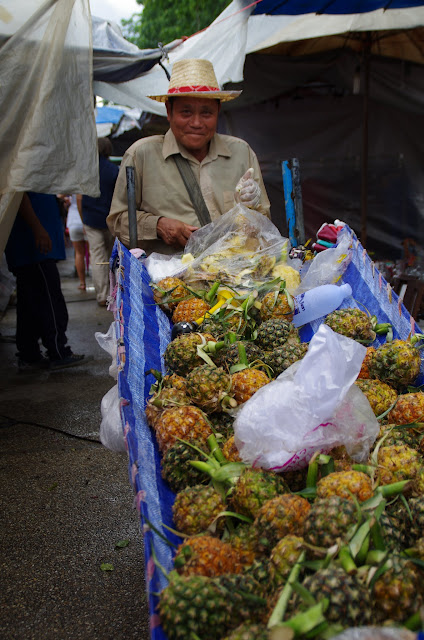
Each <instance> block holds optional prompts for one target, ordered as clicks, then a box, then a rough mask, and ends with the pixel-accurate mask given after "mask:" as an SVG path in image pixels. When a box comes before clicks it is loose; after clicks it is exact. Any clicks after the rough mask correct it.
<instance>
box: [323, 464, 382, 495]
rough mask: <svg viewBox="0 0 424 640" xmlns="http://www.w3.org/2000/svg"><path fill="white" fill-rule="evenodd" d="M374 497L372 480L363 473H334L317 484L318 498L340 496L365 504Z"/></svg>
mask: <svg viewBox="0 0 424 640" xmlns="http://www.w3.org/2000/svg"><path fill="white" fill-rule="evenodd" d="M372 495H373V489H372V482H371V478H370V477H369V476H368V475H367V474H366V473H362V471H353V470H351V471H334V472H333V473H329V474H328V475H327V476H324V478H321V479H320V480H318V482H317V498H330V497H331V496H339V497H340V498H346V499H348V500H353V499H354V497H356V498H357V500H359V502H364V501H365V500H368V498H371V496H372Z"/></svg>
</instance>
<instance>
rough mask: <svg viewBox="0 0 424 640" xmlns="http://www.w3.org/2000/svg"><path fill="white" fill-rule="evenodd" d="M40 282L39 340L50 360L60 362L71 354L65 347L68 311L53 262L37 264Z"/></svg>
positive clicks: (68, 348)
mask: <svg viewBox="0 0 424 640" xmlns="http://www.w3.org/2000/svg"><path fill="white" fill-rule="evenodd" d="M34 268H35V269H37V270H38V272H39V277H40V282H41V292H40V294H41V295H40V304H41V308H40V318H41V340H42V343H43V345H44V346H45V348H46V350H47V355H48V357H49V359H50V360H53V361H54V360H61V359H63V358H66V357H68V356H70V355H71V354H72V350H71V348H70V347H69V346H67V344H66V343H67V341H68V340H67V337H66V329H67V326H68V310H67V308H66V302H65V298H64V297H63V293H62V289H61V286H60V276H59V271H58V268H57V265H56V262H54V261H53V260H46V261H45V262H40V263H39V264H37V265H36V266H35V267H34Z"/></svg>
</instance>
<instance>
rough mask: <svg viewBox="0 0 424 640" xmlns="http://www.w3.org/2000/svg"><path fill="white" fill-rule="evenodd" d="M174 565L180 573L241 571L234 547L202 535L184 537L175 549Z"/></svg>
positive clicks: (203, 573)
mask: <svg viewBox="0 0 424 640" xmlns="http://www.w3.org/2000/svg"><path fill="white" fill-rule="evenodd" d="M174 567H175V569H176V570H177V572H178V573H179V574H180V575H185V576H188V575H201V576H209V577H212V576H219V575H222V574H224V573H241V571H242V567H243V565H242V563H241V562H240V559H239V556H238V554H237V552H236V551H235V549H234V548H233V547H232V546H231V545H230V544H228V542H224V541H223V540H220V539H219V538H216V537H213V536H208V535H203V536H198V537H193V538H188V539H186V540H185V541H184V542H183V543H182V544H180V546H179V547H178V549H177V553H176V555H175V558H174Z"/></svg>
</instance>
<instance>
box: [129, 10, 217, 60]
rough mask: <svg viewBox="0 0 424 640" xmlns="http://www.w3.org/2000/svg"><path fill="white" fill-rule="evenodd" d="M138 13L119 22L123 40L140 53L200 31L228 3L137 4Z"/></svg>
mask: <svg viewBox="0 0 424 640" xmlns="http://www.w3.org/2000/svg"><path fill="white" fill-rule="evenodd" d="M137 3H138V4H140V5H141V6H142V11H141V13H135V14H134V15H133V16H132V17H131V18H130V19H129V20H122V27H123V32H124V35H125V37H126V38H127V39H128V40H130V41H131V42H133V43H134V44H136V45H137V46H138V47H139V48H140V49H150V48H152V49H155V48H156V47H157V46H158V42H162V43H163V44H167V43H169V42H172V40H176V39H177V38H182V37H183V36H191V35H193V33H196V32H197V31H200V30H201V29H204V28H205V27H207V26H208V25H210V23H211V22H213V21H214V20H215V18H216V17H217V16H218V15H219V14H220V13H221V12H222V11H223V10H224V9H225V7H226V6H227V5H229V4H230V0H214V2H211V1H210V0H209V1H208V0H206V2H205V0H137Z"/></svg>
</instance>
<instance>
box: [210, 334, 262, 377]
mask: <svg viewBox="0 0 424 640" xmlns="http://www.w3.org/2000/svg"><path fill="white" fill-rule="evenodd" d="M239 344H241V345H242V346H243V347H244V350H245V352H246V358H247V361H248V363H252V362H254V361H255V360H262V357H263V351H262V349H260V347H258V345H257V344H255V343H254V342H249V341H247V340H243V341H236V342H233V343H232V344H228V345H225V346H224V347H223V348H222V349H219V351H218V352H217V353H216V355H214V356H213V360H214V362H215V364H216V365H217V366H218V367H223V368H224V369H227V370H229V369H230V367H232V366H233V365H235V364H238V362H239V359H240V356H239V350H238V347H239Z"/></svg>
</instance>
